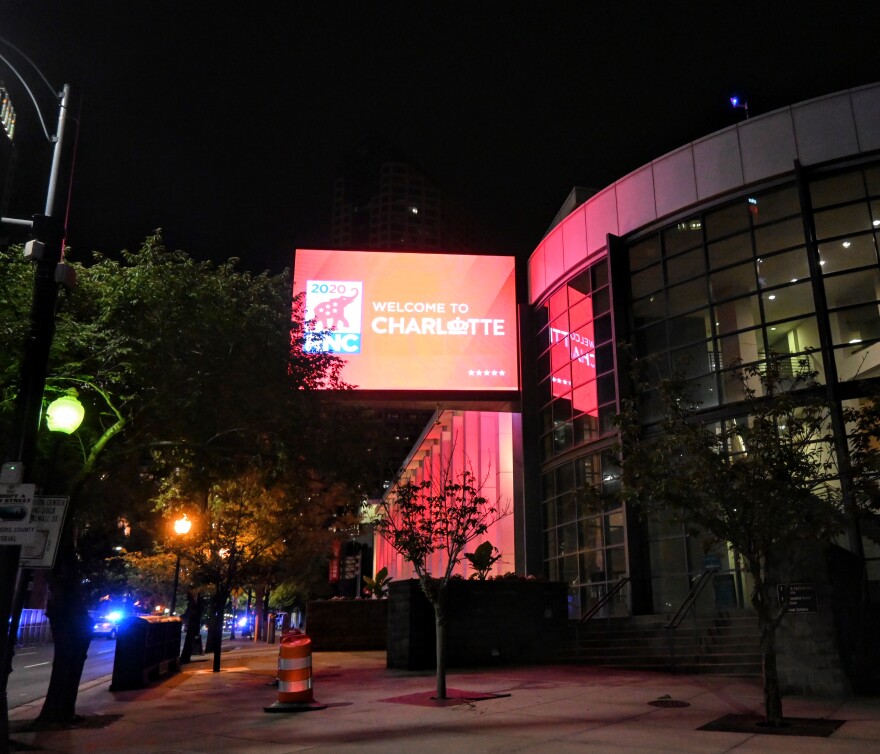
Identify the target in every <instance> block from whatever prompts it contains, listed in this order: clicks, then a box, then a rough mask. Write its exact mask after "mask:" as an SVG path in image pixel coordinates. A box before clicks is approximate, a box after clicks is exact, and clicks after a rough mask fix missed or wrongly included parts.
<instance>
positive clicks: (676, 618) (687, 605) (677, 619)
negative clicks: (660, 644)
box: [663, 568, 718, 673]
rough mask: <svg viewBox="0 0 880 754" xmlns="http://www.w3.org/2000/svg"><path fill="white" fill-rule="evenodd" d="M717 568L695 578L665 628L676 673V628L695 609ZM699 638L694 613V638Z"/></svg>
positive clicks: (672, 667)
mask: <svg viewBox="0 0 880 754" xmlns="http://www.w3.org/2000/svg"><path fill="white" fill-rule="evenodd" d="M717 570H718V569H717V568H707V569H705V570H704V571H703V572H702V573H701V574H700V575H699V576H697V578H696V579H694V583H693V584H692V585H691V590H690V591H689V592H688V595H687V597H685V599H684V602H682V603H681V607H679V608H678V610H677V611H676V613H675V615H673V616H672V619H671V620H670V621H669V622H668V623H667V624H666V625H665V626H663V628H665V629H666V630H667V631H668V636H669V662H670V670H671V671H672V672H673V673H674V672H675V670H676V655H675V629H677V628H678V627H679V625H681V622H682V621H683V620H684V617H685V616H686V615H687V614H688V612H690V611H691V610H693V608H694V605H695V604H696V602H697V598H698V597H699V596H700V594H701V592H702V591H703V589H705V588H706V584H708V583H709V582H710V581H712V577H713V576H714V575H715V572H716V571H717ZM696 638H697V621H696V614H694V640H696Z"/></svg>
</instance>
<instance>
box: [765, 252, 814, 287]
mask: <svg viewBox="0 0 880 754" xmlns="http://www.w3.org/2000/svg"><path fill="white" fill-rule="evenodd" d="M809 277H810V265H809V263H808V262H807V250H806V249H805V248H803V247H801V248H799V249H795V250H794V251H787V252H785V253H784V254H776V255H774V256H771V257H761V259H760V261H759V263H758V285H760V286H761V287H762V288H772V287H773V286H776V285H783V284H785V283H796V282H797V281H798V280H806V279H807V278H809Z"/></svg>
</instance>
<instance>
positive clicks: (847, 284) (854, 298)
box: [825, 267, 880, 309]
mask: <svg viewBox="0 0 880 754" xmlns="http://www.w3.org/2000/svg"><path fill="white" fill-rule="evenodd" d="M825 297H826V300H827V302H828V308H830V309H836V308H837V307H839V306H847V305H850V304H864V303H867V302H870V301H876V300H877V299H878V298H880V270H878V269H877V268H876V267H875V268H873V269H867V270H859V272H853V273H850V274H848V275H835V276H833V277H826V278H825Z"/></svg>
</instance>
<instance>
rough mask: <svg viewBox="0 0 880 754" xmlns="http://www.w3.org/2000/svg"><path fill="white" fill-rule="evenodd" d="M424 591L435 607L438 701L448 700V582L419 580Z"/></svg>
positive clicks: (427, 579)
mask: <svg viewBox="0 0 880 754" xmlns="http://www.w3.org/2000/svg"><path fill="white" fill-rule="evenodd" d="M419 583H420V584H421V587H422V591H423V592H424V593H425V596H426V597H427V598H428V601H429V602H430V603H431V605H433V607H434V630H435V636H436V649H437V693H436V697H435V698H437V699H446V698H447V696H446V580H445V579H432V578H431V577H430V576H422V577H420V578H419Z"/></svg>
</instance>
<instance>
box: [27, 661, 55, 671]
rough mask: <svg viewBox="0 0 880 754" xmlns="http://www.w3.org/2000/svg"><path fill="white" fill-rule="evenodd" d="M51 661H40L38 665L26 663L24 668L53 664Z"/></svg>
mask: <svg viewBox="0 0 880 754" xmlns="http://www.w3.org/2000/svg"><path fill="white" fill-rule="evenodd" d="M51 664H52V663H51V662H38V663H37V664H36V665H25V666H24V667H23V668H22V670H27V669H28V668H38V667H40V665H51Z"/></svg>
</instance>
